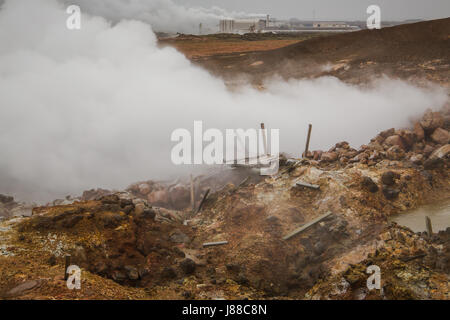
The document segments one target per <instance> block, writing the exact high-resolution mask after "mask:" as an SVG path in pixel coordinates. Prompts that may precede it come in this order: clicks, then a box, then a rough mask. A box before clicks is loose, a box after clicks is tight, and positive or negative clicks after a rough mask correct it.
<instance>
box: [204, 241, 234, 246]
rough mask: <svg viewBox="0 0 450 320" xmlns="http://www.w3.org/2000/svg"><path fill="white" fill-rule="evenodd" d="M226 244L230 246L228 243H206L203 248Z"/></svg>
mask: <svg viewBox="0 0 450 320" xmlns="http://www.w3.org/2000/svg"><path fill="white" fill-rule="evenodd" d="M224 244H228V241H217V242H205V243H204V244H203V247H212V246H221V245H224Z"/></svg>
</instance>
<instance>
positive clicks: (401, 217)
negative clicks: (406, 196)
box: [389, 198, 450, 232]
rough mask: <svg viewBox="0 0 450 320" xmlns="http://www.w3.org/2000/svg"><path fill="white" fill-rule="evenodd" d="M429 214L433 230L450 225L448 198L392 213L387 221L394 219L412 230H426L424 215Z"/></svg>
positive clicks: (443, 228)
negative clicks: (402, 211)
mask: <svg viewBox="0 0 450 320" xmlns="http://www.w3.org/2000/svg"><path fill="white" fill-rule="evenodd" d="M426 216H429V217H430V219H431V223H432V226H433V232H438V231H440V230H445V229H446V228H448V227H450V198H449V199H446V200H444V201H440V202H438V203H434V204H430V205H426V206H422V207H419V208H417V209H414V210H410V211H407V212H404V213H400V214H396V215H393V216H391V217H390V218H389V221H394V222H396V223H398V224H399V225H402V226H405V227H408V228H410V229H411V230H413V231H414V232H419V231H426V226H425V217H426Z"/></svg>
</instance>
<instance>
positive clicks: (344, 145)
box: [335, 141, 350, 149]
mask: <svg viewBox="0 0 450 320" xmlns="http://www.w3.org/2000/svg"><path fill="white" fill-rule="evenodd" d="M335 147H336V148H342V149H349V148H350V145H349V144H348V142H347V141H342V142H338V143H336V145H335Z"/></svg>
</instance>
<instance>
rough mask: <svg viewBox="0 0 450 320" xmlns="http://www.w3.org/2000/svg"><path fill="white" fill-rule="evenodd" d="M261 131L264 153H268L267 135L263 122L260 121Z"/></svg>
mask: <svg viewBox="0 0 450 320" xmlns="http://www.w3.org/2000/svg"><path fill="white" fill-rule="evenodd" d="M261 132H262V136H263V144H264V154H265V155H269V154H268V153H267V137H266V130H265V127H264V123H261Z"/></svg>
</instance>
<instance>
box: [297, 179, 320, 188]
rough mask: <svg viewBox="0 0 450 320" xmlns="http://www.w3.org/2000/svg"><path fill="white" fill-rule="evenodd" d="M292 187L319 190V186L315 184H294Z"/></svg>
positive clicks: (300, 182)
mask: <svg viewBox="0 0 450 320" xmlns="http://www.w3.org/2000/svg"><path fill="white" fill-rule="evenodd" d="M294 186H300V187H306V188H310V189H315V190H318V189H320V186H319V185H317V184H310V183H306V182H303V181H298V182H296V183H295V185H294Z"/></svg>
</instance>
